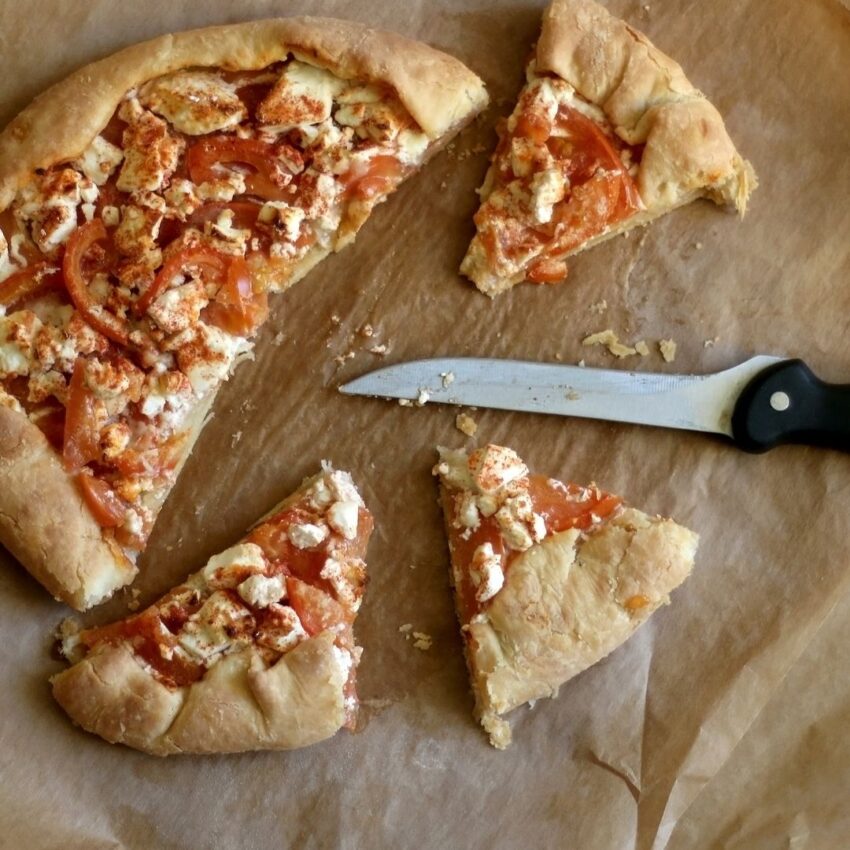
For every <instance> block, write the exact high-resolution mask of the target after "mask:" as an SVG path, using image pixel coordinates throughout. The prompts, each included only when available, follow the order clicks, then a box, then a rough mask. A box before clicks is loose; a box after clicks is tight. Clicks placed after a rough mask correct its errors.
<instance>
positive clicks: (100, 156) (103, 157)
mask: <svg viewBox="0 0 850 850" xmlns="http://www.w3.org/2000/svg"><path fill="white" fill-rule="evenodd" d="M123 159H124V154H123V153H122V152H121V148H119V147H117V146H116V145H113V144H112V143H111V142H107V141H106V139H104V138H103V136H95V137H94V139H93V140H92V143H91V144H90V145H89V146H88V148H86V150H85V151H84V152H83V155H82V156H81V157H80V158H79V159H78V160H75V161H74V162H73V163H72V165H73V166H74V168H76V169H78V170H79V171H82V172H83V174H85V175H86V177H88V179H89V180H91V181H92V183H94V184H95V185H96V186H103V184H104V183H106V181H107V180H109V178H110V177H111V176H112V172H114V171H115V169H116V168H118V166H119V165H120V164H121V162H122V160H123Z"/></svg>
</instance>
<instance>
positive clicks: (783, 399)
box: [770, 391, 791, 413]
mask: <svg viewBox="0 0 850 850" xmlns="http://www.w3.org/2000/svg"><path fill="white" fill-rule="evenodd" d="M770 406H771V407H772V408H773V409H774V410H776V411H778V412H779V413H782V411H784V410H788V408H789V407H791V398H790V396H789V395H788V393H783V392H781V391H780V392H775V393H774V394H773V395H772V396H771V397H770Z"/></svg>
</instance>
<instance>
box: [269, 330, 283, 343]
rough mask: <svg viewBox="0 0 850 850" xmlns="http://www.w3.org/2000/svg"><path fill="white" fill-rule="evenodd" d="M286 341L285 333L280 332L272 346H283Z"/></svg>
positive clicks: (273, 340) (275, 336)
mask: <svg viewBox="0 0 850 850" xmlns="http://www.w3.org/2000/svg"><path fill="white" fill-rule="evenodd" d="M285 339H286V337H285V336H284V333H283V331H278V332H277V333H276V334H275V335H274V338H273V339H272V345H283V341H284V340H285Z"/></svg>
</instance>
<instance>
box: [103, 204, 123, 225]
mask: <svg viewBox="0 0 850 850" xmlns="http://www.w3.org/2000/svg"><path fill="white" fill-rule="evenodd" d="M100 217H101V218H102V219H103V223H104V224H105V225H106V226H107V227H117V226H118V222H119V221H120V220H121V212H120V210H119V209H118V207H113V206H111V205H107V206H105V207H104V208H103V209H102V210H101V211H100Z"/></svg>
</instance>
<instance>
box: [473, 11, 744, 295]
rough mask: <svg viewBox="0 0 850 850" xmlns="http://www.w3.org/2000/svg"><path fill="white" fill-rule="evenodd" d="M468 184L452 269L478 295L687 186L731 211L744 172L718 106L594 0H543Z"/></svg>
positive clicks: (558, 273)
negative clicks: (526, 57)
mask: <svg viewBox="0 0 850 850" xmlns="http://www.w3.org/2000/svg"><path fill="white" fill-rule="evenodd" d="M526 77H527V82H526V84H525V87H524V88H523V90H522V91H521V92H520V95H519V99H518V101H517V105H516V108H515V109H514V111H513V113H512V114H511V116H510V117H509V118H508V119H507V121H506V122H504V123H503V124H502V126H501V127H500V129H499V143H498V146H497V147H496V151H495V153H494V154H493V159H492V164H491V166H490V169H489V171H488V172H487V176H486V178H485V181H484V185H483V186H482V188H481V190H480V195H481V206H480V208H479V210H478V212H477V213H476V215H475V224H476V228H477V232H476V235H475V237H474V238H473V240H472V244H471V245H470V246H469V250H468V252H467V254H466V257H465V258H464V260H463V264H462V265H461V271H462V272H463V274H465V275H466V276H467V277H469V278H470V279H471V280H472V281H474V283H475V285H476V286H477V287H478V288H479V289H480V290H481V291H482V292H484V293H486V294H487V295H490V296H494V295H497V294H498V293H500V292H503V291H505V290H506V289H509V288H510V287H512V286H514V285H515V284H517V283H519V282H521V281H525V280H527V281H531V282H533V283H554V282H557V281H559V280H562V279H563V278H564V277H565V276H566V274H567V264H566V262H565V260H566V258H567V257H569V256H571V255H572V254H576V253H578V252H579V251H583V250H584V249H585V248H589V247H590V246H592V245H596V244H597V243H599V242H602V241H604V240H606V239H610V238H611V237H613V236H616V235H617V234H618V233H623V232H625V231H627V230H630V229H632V228H633V227H638V226H640V225H645V224H648V223H649V222H650V221H652V220H654V219H656V218H658V217H659V216H661V215H664V214H665V213H668V212H670V211H671V210H674V209H676V207H680V206H682V205H683V204H688V203H690V202H691V201H693V200H695V199H696V198H700V197H705V198H710V199H711V200H713V201H715V202H716V203H718V204H726V205H729V206H732V207H735V208H736V209H737V210H738V211H739V212H740V213H741V214H742V215H743V213H744V211H745V209H746V206H747V199H748V198H749V195H750V192H751V191H752V190H753V188H754V187H755V185H756V178H755V172H754V171H753V169H752V166H751V165H750V164H749V163H748V162H747V161H746V160H744V159H742V158H741V156H740V155H739V154H738V152H737V150H736V149H735V146H734V144H733V143H732V140H731V139H730V138H729V135H728V133H727V132H726V127H725V125H724V123H723V119H722V118H721V116H720V113H719V112H718V111H717V110H716V109H715V108H714V106H712V105H711V103H709V101H708V99H707V98H706V97H705V95H703V94H702V93H701V92H699V91H697V89H695V88H694V87H693V86H692V85H691V83H690V82H689V81H688V79H687V77H686V76H685V74H684V72H683V71H682V69H681V68H680V67H679V66H678V65H677V64H676V63H675V62H674V61H673V60H672V59H670V58H669V57H668V56H665V54H663V53H662V52H661V51H660V50H659V49H658V48H657V47H655V46H654V45H653V44H652V43H651V42H650V41H649V39H648V38H646V36H644V35H643V34H642V33H639V32H637V30H634V29H632V27H630V26H629V25H628V24H626V23H625V22H623V21H621V20H619V19H618V18H615V17H613V16H612V15H611V14H610V13H609V12H608V11H607V10H606V9H605V8H604V7H602V6H600V5H599V4H598V3H595V2H593V0H553V2H552V3H551V5H550V6H549V8H548V9H547V10H546V12H545V14H544V16H543V28H542V30H541V33H540V40H539V41H538V43H537V46H536V48H535V49H534V51H533V53H532V57H531V60H530V61H529V63H528V67H527V70H526Z"/></svg>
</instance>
